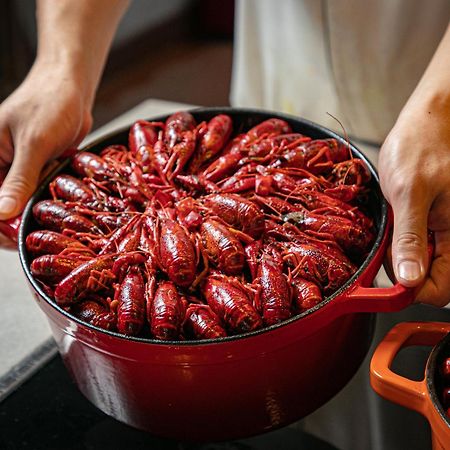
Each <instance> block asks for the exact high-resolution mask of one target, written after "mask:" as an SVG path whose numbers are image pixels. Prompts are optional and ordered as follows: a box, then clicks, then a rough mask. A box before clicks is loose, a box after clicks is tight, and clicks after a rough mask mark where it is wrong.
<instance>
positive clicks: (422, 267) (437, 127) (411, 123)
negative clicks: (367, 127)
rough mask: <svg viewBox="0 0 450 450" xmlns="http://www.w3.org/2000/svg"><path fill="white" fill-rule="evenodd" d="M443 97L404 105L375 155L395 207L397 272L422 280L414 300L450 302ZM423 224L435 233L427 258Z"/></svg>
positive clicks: (448, 119)
mask: <svg viewBox="0 0 450 450" xmlns="http://www.w3.org/2000/svg"><path fill="white" fill-rule="evenodd" d="M443 103H444V102H441V101H440V99H439V98H434V99H433V100H432V101H430V102H423V103H420V102H415V103H414V104H413V105H412V106H409V107H407V108H405V109H404V110H403V112H402V114H401V115H400V116H399V118H398V120H397V123H396V124H395V126H394V128H393V129H392V131H391V132H390V134H389V136H388V137H387V139H386V141H385V142H384V144H383V146H382V148H381V152H380V156H379V171H380V182H381V188H382V190H383V193H384V195H385V197H386V198H387V200H388V202H389V203H390V204H391V206H392V208H393V211H394V232H393V238H392V264H393V270H394V274H395V277H396V279H397V280H398V281H399V282H400V283H401V284H402V285H404V286H409V287H416V286H419V285H421V284H422V283H423V285H422V286H421V288H420V290H419V291H418V294H417V298H416V301H417V302H422V303H428V304H432V305H435V306H445V305H446V304H447V303H449V302H450V108H449V107H448V106H446V105H445V104H443ZM427 228H428V229H429V230H431V231H433V232H434V238H435V249H434V255H433V258H432V261H431V262H429V261H428V257H427ZM430 263H431V264H430ZM429 264H430V265H429Z"/></svg>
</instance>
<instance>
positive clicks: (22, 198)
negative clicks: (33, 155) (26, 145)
mask: <svg viewBox="0 0 450 450" xmlns="http://www.w3.org/2000/svg"><path fill="white" fill-rule="evenodd" d="M41 169H42V163H41V162H40V161H39V160H32V161H30V160H29V159H28V158H27V157H26V156H25V155H24V152H17V154H16V157H15V158H14V161H13V163H12V165H11V168H10V169H9V172H8V174H7V175H6V178H5V180H4V182H3V184H2V186H1V187H0V220H5V219H9V218H11V217H15V216H17V215H18V214H19V213H20V212H22V210H23V208H24V206H25V203H26V202H27V200H28V199H29V198H30V196H31V194H32V193H33V192H34V190H35V189H36V186H37V183H38V179H39V173H40V171H41Z"/></svg>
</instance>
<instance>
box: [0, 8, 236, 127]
mask: <svg viewBox="0 0 450 450" xmlns="http://www.w3.org/2000/svg"><path fill="white" fill-rule="evenodd" d="M233 19H234V2H233V0H221V1H214V0H170V1H167V0H134V1H132V2H131V4H130V7H129V9H128V11H127V13H126V15H125V16H124V17H123V19H122V22H121V23H120V25H119V29H118V31H117V33H116V38H115V41H114V43H113V46H112V49H111V52H110V56H109V59H108V62H107V65H106V67H105V71H104V74H103V77H102V80H101V83H100V85H99V89H98V92H97V99H96V103H95V105H94V110H93V115H94V126H93V128H94V129H95V128H97V127H99V126H101V125H103V124H105V123H107V122H108V121H110V120H111V119H113V118H115V117H116V116H118V115H119V114H121V113H123V112H125V111H127V110H128V109H130V108H132V107H133V106H135V105H137V104H138V103H140V102H141V101H143V100H145V99H147V98H158V99H164V100H172V101H178V102H184V103H191V104H197V105H204V106H222V105H228V104H229V100H228V97H229V88H230V78H231V63H232V39H233ZM35 52H36V23H35V1H34V0H4V1H2V2H0V101H3V100H4V99H5V98H6V97H7V96H8V95H9V94H10V93H11V92H12V91H13V90H14V89H15V88H16V87H17V86H18V85H19V84H20V82H21V81H22V80H23V79H24V77H25V76H26V74H27V72H28V70H29V69H30V67H31V65H32V63H33V61H34V57H35Z"/></svg>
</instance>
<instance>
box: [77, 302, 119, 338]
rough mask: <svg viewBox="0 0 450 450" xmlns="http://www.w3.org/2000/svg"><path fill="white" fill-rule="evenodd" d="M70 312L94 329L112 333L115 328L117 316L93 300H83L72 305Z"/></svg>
mask: <svg viewBox="0 0 450 450" xmlns="http://www.w3.org/2000/svg"><path fill="white" fill-rule="evenodd" d="M71 312H72V313H73V314H74V315H75V316H76V317H78V318H79V319H80V320H82V321H83V322H87V323H90V324H91V325H94V327H98V328H103V329H104V330H110V331H114V330H115V329H116V326H117V316H116V315H115V314H114V313H113V312H112V311H109V310H108V308H107V307H105V306H104V305H102V304H100V303H99V302H97V301H95V300H84V301H82V302H80V303H77V304H76V305H74V306H73V307H72V309H71Z"/></svg>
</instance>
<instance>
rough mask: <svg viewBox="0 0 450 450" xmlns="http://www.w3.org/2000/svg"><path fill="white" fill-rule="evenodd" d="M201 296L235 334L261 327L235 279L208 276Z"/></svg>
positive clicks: (260, 322)
mask: <svg viewBox="0 0 450 450" xmlns="http://www.w3.org/2000/svg"><path fill="white" fill-rule="evenodd" d="M203 295H204V296H205V299H206V302H207V303H208V305H209V306H210V307H211V309H212V310H213V311H214V312H215V313H216V314H217V315H218V316H219V317H220V318H221V319H222V320H223V321H224V322H225V323H226V324H227V327H228V328H229V329H230V330H231V331H234V332H237V333H245V332H248V331H253V330H256V329H258V328H260V327H261V326H262V320H261V317H260V316H259V314H258V312H257V311H256V309H255V308H254V306H253V304H252V302H251V300H250V298H249V296H248V294H247V292H246V290H245V289H244V287H243V285H242V284H241V283H240V282H239V281H238V280H237V279H236V278H231V277H227V276H226V275H221V274H212V275H210V276H209V277H208V278H207V280H206V283H205V286H204V289H203Z"/></svg>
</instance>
